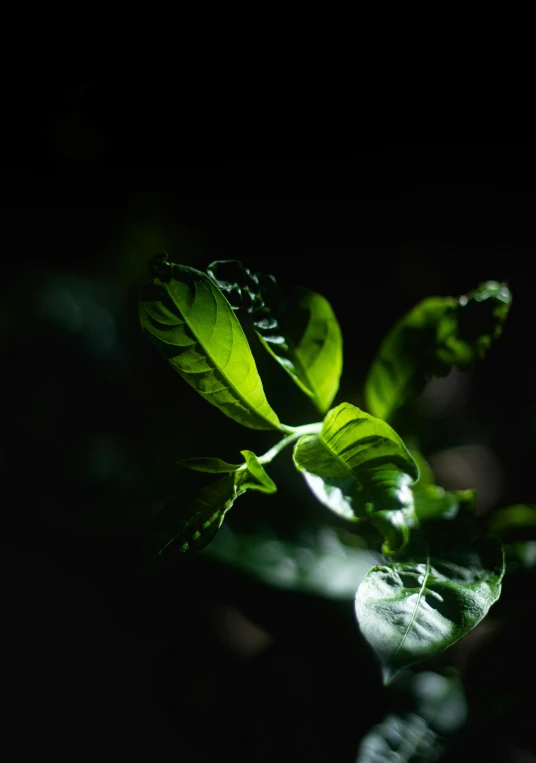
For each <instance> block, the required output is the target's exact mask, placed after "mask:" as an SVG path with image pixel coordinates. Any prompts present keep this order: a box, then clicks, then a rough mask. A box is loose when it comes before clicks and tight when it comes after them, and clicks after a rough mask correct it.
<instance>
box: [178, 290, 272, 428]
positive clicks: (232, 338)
mask: <svg viewBox="0 0 536 763" xmlns="http://www.w3.org/2000/svg"><path fill="white" fill-rule="evenodd" d="M198 280H199V279H196V280H194V288H195V293H194V300H193V302H192V309H193V307H194V305H195V303H196V300H197V283H198ZM209 286H210V294H211V296H212V298H213V299H214V302H215V305H216V320H217V316H218V301H217V299H216V296H215V294H214V290H213V287H212V283H209ZM166 291H167V293H168V295H169V297H170V298H171V300H172V301H173V304H174V305H175V306H176V308H177V310H179V311H180V313H181V315H182V316H183V318H184V322H185V323H186V325H187V326H188V329H189V330H190V331H191V332H192V334H193V335H194V337H195V340H196V342H197V343H198V344H199V345H200V346H201V347H202V348H203V351H204V353H205V355H206V357H207V358H208V359H209V360H210V362H211V363H212V364H213V365H214V368H215V370H216V371H217V372H218V373H219V374H220V376H222V377H223V378H224V379H225V380H226V381H228V388H231V389H232V390H233V391H234V393H235V394H236V396H237V397H238V398H240V400H242V402H243V403H245V405H246V407H247V408H248V409H249V410H250V411H251V412H252V413H254V414H255V415H256V416H257V417H258V418H259V419H262V420H263V421H266V423H267V424H270V426H271V427H273V426H274V422H273V421H270V420H269V419H267V418H266V417H265V416H263V415H262V414H260V413H259V412H258V411H257V410H256V409H255V408H253V406H252V405H251V403H250V402H249V401H248V399H247V398H246V397H244V395H242V394H241V393H240V391H239V390H238V389H237V388H236V387H235V385H234V384H231V383H230V380H229V378H228V377H227V375H226V374H225V372H224V371H223V370H222V369H221V368H220V366H219V364H218V363H217V362H216V361H215V360H214V358H213V357H212V355H211V354H210V353H209V352H208V350H207V348H206V346H205V344H204V342H202V341H201V339H200V338H199V335H198V334H197V332H196V331H195V329H194V328H193V326H192V324H191V322H190V321H189V320H188V316H187V314H186V313H185V312H184V310H183V309H182V308H181V307H180V305H179V304H178V303H177V301H176V299H175V297H174V296H173V294H171V293H170V291H169V289H168V287H167V284H166ZM222 297H223V299H224V300H225V301H226V302H227V304H228V305H229V309H230V310H231V312H232V307H231V305H230V303H229V302H228V300H227V299H226V297H225V295H224V294H223V293H222ZM232 316H233V317H234V312H232ZM215 325H216V321H214V326H213V327H212V333H211V335H210V336H211V337H212V335H213V333H214V329H215ZM230 325H231V352H230V353H229V357H231V353H232V346H233V343H234V336H233V322H232V319H231V324H230ZM238 325H239V327H240V330H242V327H241V326H240V324H238ZM244 338H245V335H244ZM246 342H247V340H246ZM248 348H249V347H248ZM250 354H251V349H250ZM251 360H252V361H253V356H252V357H251ZM257 375H258V371H257ZM276 418H277V417H276Z"/></svg>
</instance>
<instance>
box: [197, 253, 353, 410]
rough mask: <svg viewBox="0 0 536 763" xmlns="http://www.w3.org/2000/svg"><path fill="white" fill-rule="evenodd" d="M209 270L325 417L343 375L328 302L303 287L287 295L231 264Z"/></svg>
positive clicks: (268, 281)
mask: <svg viewBox="0 0 536 763" xmlns="http://www.w3.org/2000/svg"><path fill="white" fill-rule="evenodd" d="M207 271H208V273H209V275H210V276H211V277H212V278H213V279H214V280H215V281H216V283H217V284H218V286H219V287H220V289H222V290H223V291H224V292H225V294H226V295H227V297H228V299H229V301H230V303H231V305H232V306H233V308H234V309H235V310H243V311H245V312H247V313H249V314H250V315H251V319H252V322H253V326H254V328H255V331H256V333H257V336H258V337H259V339H260V341H261V343H262V345H263V346H264V347H265V349H266V350H267V351H268V352H269V353H270V355H271V356H272V357H273V358H274V359H275V360H276V361H277V362H278V363H279V365H280V366H281V367H282V368H283V369H284V370H285V371H286V372H287V374H288V375H289V376H290V377H291V379H292V380H293V381H294V382H295V384H297V385H298V387H300V389H301V390H302V391H303V392H305V394H307V395H308V396H309V397H310V398H311V399H312V401H313V403H314V404H315V406H316V407H317V408H318V410H319V411H320V412H321V413H325V412H326V411H327V409H328V408H329V406H330V405H331V403H332V401H333V398H334V397H335V395H336V394H337V390H338V389H339V380H340V376H341V372H342V335H341V330H340V327H339V324H338V322H337V319H336V317H335V313H334V312H333V308H332V307H331V305H330V304H329V302H328V301H327V299H325V297H322V296H321V295H320V294H317V293H316V292H313V291H310V290H309V289H303V288H297V289H293V290H291V291H290V292H289V293H288V294H286V295H285V294H283V293H282V291H281V290H280V289H279V286H278V285H277V282H276V280H275V278H274V277H273V276H265V275H262V274H253V273H251V271H249V270H248V269H247V268H244V267H243V266H242V265H241V264H240V263H239V262H236V261H232V260H227V261H226V260H218V261H216V262H213V263H211V264H210V265H209V267H208V269H207Z"/></svg>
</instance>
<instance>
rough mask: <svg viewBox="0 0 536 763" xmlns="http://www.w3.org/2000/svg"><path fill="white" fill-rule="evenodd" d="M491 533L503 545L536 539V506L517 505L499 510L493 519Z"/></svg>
mask: <svg viewBox="0 0 536 763" xmlns="http://www.w3.org/2000/svg"><path fill="white" fill-rule="evenodd" d="M489 533H490V535H494V536H495V537H496V538H499V539H500V540H501V541H502V542H503V543H516V542H518V541H528V540H534V539H536V506H528V505H526V504H515V505H514V506H507V507H506V508H504V509H499V511H496V512H495V513H494V514H493V516H492V517H491V520H490V524H489Z"/></svg>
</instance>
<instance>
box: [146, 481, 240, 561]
mask: <svg viewBox="0 0 536 763" xmlns="http://www.w3.org/2000/svg"><path fill="white" fill-rule="evenodd" d="M238 495H239V491H238V490H237V487H236V479H235V475H232V476H229V477H223V479H220V480H218V481H217V482H214V483H213V484H212V485H208V486H207V487H204V488H202V489H201V490H197V491H196V492H195V493H190V494H187V495H185V496H182V497H181V498H178V499H177V500H175V501H171V503H168V504H167V505H166V506H165V507H164V508H163V509H162V511H161V512H160V514H159V515H158V517H157V518H156V523H155V526H154V528H153V530H152V532H151V536H150V540H149V544H148V555H149V557H151V558H152V557H156V556H161V555H162V554H163V553H164V552H165V551H167V550H169V549H170V547H171V546H173V547H174V548H176V550H177V551H190V550H199V549H201V548H203V546H206V545H207V543H210V541H211V540H212V538H213V537H214V536H215V534H216V533H217V531H218V529H219V528H220V526H221V523H222V522H223V518H224V516H225V513H226V512H227V511H228V510H229V509H230V508H231V506H232V505H233V503H234V501H235V499H236V497H237V496H238Z"/></svg>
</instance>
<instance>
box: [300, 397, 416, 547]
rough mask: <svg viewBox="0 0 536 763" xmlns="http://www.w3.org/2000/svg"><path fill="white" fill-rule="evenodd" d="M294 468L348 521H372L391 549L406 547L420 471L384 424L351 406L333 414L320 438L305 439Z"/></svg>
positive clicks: (347, 404)
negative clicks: (415, 485)
mask: <svg viewBox="0 0 536 763" xmlns="http://www.w3.org/2000/svg"><path fill="white" fill-rule="evenodd" d="M294 463H295V464H296V467H297V468H298V469H299V470H300V471H301V472H302V473H303V476H304V478H305V480H306V482H307V484H308V485H309V487H310V489H311V490H312V492H313V493H314V495H315V496H316V497H317V498H318V500H319V501H320V502H321V503H323V504H324V505H325V506H327V507H328V508H329V509H331V510H332V511H333V512H335V513H336V514H338V515H339V516H341V517H343V518H344V519H347V520H350V521H359V520H360V519H365V518H368V519H370V520H371V521H373V522H377V523H378V529H380V531H381V532H383V533H385V534H387V535H388V533H389V532H392V537H391V538H389V536H388V540H389V546H390V547H391V549H393V548H396V547H397V546H399V545H401V544H404V543H405V542H407V530H408V522H410V521H411V516H412V512H413V494H412V491H411V485H412V483H413V482H415V480H417V479H418V476H419V472H418V468H417V465H416V463H415V461H414V460H413V458H412V457H411V454H410V453H409V451H408V450H407V448H406V446H405V445H404V443H403V442H402V440H401V439H400V437H399V436H398V435H397V434H396V432H395V431H394V430H393V429H392V428H391V427H390V426H389V425H388V424H386V423H385V422H384V421H381V420H380V419H376V418H374V416H370V415H369V414H368V413H365V412H363V411H361V410H360V409H359V408H356V407H355V406H353V405H350V404H349V403H342V404H341V405H339V406H338V407H337V408H334V409H333V410H331V411H330V412H329V413H328V415H327V416H326V418H325V420H324V424H323V427H322V430H321V432H320V433H319V434H318V435H305V436H304V437H301V438H300V440H298V443H297V444H296V447H295V449H294Z"/></svg>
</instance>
